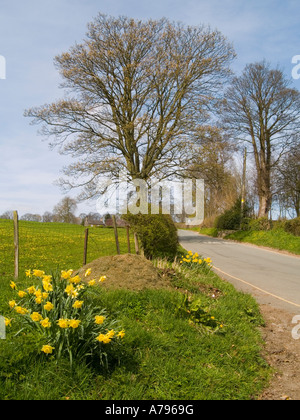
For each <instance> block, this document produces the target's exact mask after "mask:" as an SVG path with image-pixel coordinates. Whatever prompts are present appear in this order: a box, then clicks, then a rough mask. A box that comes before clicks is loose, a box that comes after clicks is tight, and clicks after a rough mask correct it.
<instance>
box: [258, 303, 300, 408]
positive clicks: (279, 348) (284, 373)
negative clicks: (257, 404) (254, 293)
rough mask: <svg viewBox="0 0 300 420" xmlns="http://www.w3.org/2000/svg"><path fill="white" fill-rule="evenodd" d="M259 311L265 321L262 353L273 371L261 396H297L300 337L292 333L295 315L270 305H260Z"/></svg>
mask: <svg viewBox="0 0 300 420" xmlns="http://www.w3.org/2000/svg"><path fill="white" fill-rule="evenodd" d="M261 312H262V315H263V317H264V319H265V322H266V326H265V327H264V328H263V329H262V334H263V339H264V341H265V342H266V347H265V355H264V356H265V359H266V360H267V362H268V363H269V365H270V366H272V367H273V368H274V375H273V377H272V380H271V383H270V386H269V387H268V388H267V389H266V390H265V391H264V392H263V394H262V395H261V397H260V399H261V400H288V399H290V400H300V341H299V340H295V339H294V338H293V337H292V329H293V328H294V327H295V325H294V324H292V320H293V317H294V315H292V314H291V313H289V312H286V311H283V310H279V309H275V308H273V307H272V306H270V305H261Z"/></svg>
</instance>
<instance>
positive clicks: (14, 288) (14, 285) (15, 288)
mask: <svg viewBox="0 0 300 420" xmlns="http://www.w3.org/2000/svg"><path fill="white" fill-rule="evenodd" d="M10 287H11V288H12V289H13V290H17V285H16V283H15V282H14V281H11V282H10Z"/></svg>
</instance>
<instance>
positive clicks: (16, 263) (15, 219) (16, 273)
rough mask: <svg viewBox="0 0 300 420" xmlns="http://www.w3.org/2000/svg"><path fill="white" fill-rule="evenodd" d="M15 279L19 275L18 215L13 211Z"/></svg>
mask: <svg viewBox="0 0 300 420" xmlns="http://www.w3.org/2000/svg"><path fill="white" fill-rule="evenodd" d="M14 246H15V279H17V278H18V277H19V216H18V212H17V211H14Z"/></svg>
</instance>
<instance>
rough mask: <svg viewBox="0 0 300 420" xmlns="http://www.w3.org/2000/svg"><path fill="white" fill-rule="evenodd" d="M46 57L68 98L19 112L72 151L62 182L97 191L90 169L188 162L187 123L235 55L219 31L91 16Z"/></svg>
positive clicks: (195, 119) (201, 115) (136, 170)
mask: <svg viewBox="0 0 300 420" xmlns="http://www.w3.org/2000/svg"><path fill="white" fill-rule="evenodd" d="M88 29H89V30H88V33H87V38H86V39H85V40H84V42H83V43H82V44H76V45H75V46H74V47H73V48H71V49H70V51H69V52H67V53H64V54H62V55H60V56H58V57H56V59H55V63H56V66H57V68H58V70H59V71H60V74H61V75H62V77H63V80H64V82H63V84H62V87H63V88H65V89H67V93H68V95H69V96H67V97H65V99H63V100H61V101H58V102H57V103H53V104H50V105H46V106H42V107H38V108H33V109H30V110H28V111H26V112H25V115H26V116H29V117H33V118H34V120H33V122H34V123H42V124H43V130H42V133H43V134H44V135H45V136H46V137H49V136H53V138H54V139H53V141H52V143H51V145H52V146H53V147H55V146H57V147H58V148H59V151H60V153H62V154H70V155H72V157H75V158H78V160H77V162H75V163H74V164H72V165H70V166H69V167H68V168H66V169H65V171H64V172H65V174H66V175H67V178H66V179H62V180H61V183H62V185H63V186H65V187H66V188H67V189H68V188H73V187H78V186H81V187H83V189H84V195H83V198H90V197H92V196H93V195H95V194H96V192H97V188H96V186H97V181H98V178H99V175H103V174H105V175H109V177H110V178H111V179H114V178H116V177H117V176H118V173H119V170H120V169H124V170H125V172H126V173H127V174H128V177H129V179H135V178H139V179H145V180H147V179H149V178H150V177H151V176H152V175H153V174H155V176H156V178H160V179H162V178H163V177H167V176H169V175H172V174H174V173H175V172H178V169H179V168H181V167H182V166H183V165H184V164H185V163H186V162H187V161H188V159H189V147H188V146H189V144H190V142H191V141H192V135H193V132H194V129H195V127H197V126H199V124H201V123H202V122H203V120H204V119H205V118H206V117H207V111H208V109H209V106H212V105H213V104H214V101H215V100H216V98H217V97H218V95H219V94H220V91H221V89H222V86H223V84H224V81H225V80H226V78H227V76H228V73H229V67H228V66H229V64H230V62H231V60H232V59H233V58H234V56H235V54H234V51H233V48H232V46H231V45H230V44H229V43H228V42H227V40H226V39H225V38H224V37H223V35H222V34H221V33H220V32H218V31H212V30H211V29H210V28H206V27H204V26H199V27H190V26H188V27H186V26H184V25H183V24H181V23H171V22H170V21H168V20H167V19H162V20H159V21H154V20H148V21H145V22H143V21H136V20H134V19H130V18H127V17H119V18H113V17H107V16H105V15H102V14H100V15H99V16H98V17H97V18H96V19H95V20H94V22H92V23H91V24H89V26H88Z"/></svg>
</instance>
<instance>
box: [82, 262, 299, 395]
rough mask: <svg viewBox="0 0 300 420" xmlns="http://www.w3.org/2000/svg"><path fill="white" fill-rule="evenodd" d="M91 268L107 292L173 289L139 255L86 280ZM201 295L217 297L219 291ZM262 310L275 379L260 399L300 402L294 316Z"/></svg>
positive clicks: (98, 265) (104, 265)
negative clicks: (104, 277) (103, 279)
mask: <svg viewBox="0 0 300 420" xmlns="http://www.w3.org/2000/svg"><path fill="white" fill-rule="evenodd" d="M88 268H91V270H92V273H91V275H90V276H89V277H88V278H87V279H88V280H90V279H93V278H95V279H99V278H100V277H101V276H104V275H105V276H107V281H105V282H104V283H101V287H104V288H108V289H109V288H113V289H120V288H123V289H129V290H143V289H146V288H150V289H152V288H155V289H159V288H172V286H171V283H170V276H169V275H168V273H166V272H164V271H163V270H158V269H157V268H155V267H154V266H153V264H152V263H151V262H150V261H148V260H146V259H145V258H144V257H142V256H139V255H133V254H126V255H119V256H113V257H101V258H99V259H97V260H95V261H93V262H91V263H90V264H87V265H86V266H85V267H83V268H82V269H81V270H80V271H79V275H80V276H81V277H82V278H83V279H84V273H85V271H86V270H87V269H88ZM200 290H201V289H200ZM201 291H202V290H201ZM202 292H203V293H208V292H209V293H213V294H214V295H216V294H218V291H217V290H203V291H202ZM260 309H261V313H262V315H263V317H264V320H265V326H264V327H263V328H262V337H263V340H264V342H265V348H264V352H263V357H264V358H265V360H266V361H267V362H268V364H269V365H270V366H271V367H272V368H273V376H272V378H271V381H270V384H269V387H268V388H267V389H265V390H264V392H263V393H262V395H261V396H260V397H259V399H260V400H300V340H295V339H294V338H293V337H292V330H293V328H294V327H295V325H294V324H293V323H292V320H293V317H294V314H292V313H290V312H287V311H285V310H281V309H278V308H275V307H273V306H272V305H271V304H261V305H260ZM299 315H300V314H299Z"/></svg>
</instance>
